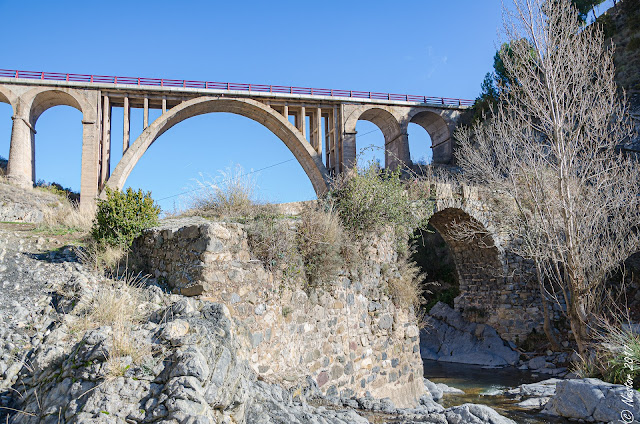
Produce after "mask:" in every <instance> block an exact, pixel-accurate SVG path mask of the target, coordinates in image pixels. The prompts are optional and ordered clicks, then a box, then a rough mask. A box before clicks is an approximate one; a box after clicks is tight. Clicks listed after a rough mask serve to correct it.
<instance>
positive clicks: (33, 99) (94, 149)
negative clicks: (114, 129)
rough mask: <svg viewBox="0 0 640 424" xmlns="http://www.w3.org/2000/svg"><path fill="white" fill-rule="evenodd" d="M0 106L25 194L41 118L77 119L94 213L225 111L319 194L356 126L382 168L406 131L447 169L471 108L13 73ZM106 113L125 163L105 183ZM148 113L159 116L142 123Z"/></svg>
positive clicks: (84, 186) (352, 152) (402, 144)
mask: <svg viewBox="0 0 640 424" xmlns="http://www.w3.org/2000/svg"><path fill="white" fill-rule="evenodd" d="M0 102H4V103H8V104H10V105H11V107H12V108H13V116H12V119H13V125H12V132H11V146H10V152H9V164H8V172H7V173H8V177H9V178H10V179H11V180H13V181H15V182H17V183H19V184H22V185H25V186H31V185H32V184H33V183H34V181H35V169H36V164H35V148H36V124H37V122H38V118H39V117H40V115H41V114H42V113H43V112H44V111H46V110H47V109H49V108H51V107H54V106H58V105H66V106H71V107H73V108H76V109H78V110H79V111H80V112H81V113H82V126H83V132H82V165H81V167H82V172H81V183H80V195H81V198H80V205H81V207H82V208H88V207H92V205H93V204H94V202H95V199H96V197H98V196H99V195H100V193H101V191H102V190H104V188H105V187H111V188H115V189H121V188H122V187H123V186H124V184H125V182H126V179H127V177H128V176H129V174H130V173H131V171H132V170H133V168H134V167H135V165H136V163H137V162H138V161H139V160H140V158H141V157H142V155H144V153H145V152H146V151H147V149H148V148H149V147H150V146H151V145H152V144H153V142H154V141H155V140H156V139H157V138H158V137H159V136H160V135H162V134H163V133H164V132H165V131H167V130H169V129H170V128H171V127H173V126H174V125H176V124H178V123H179V122H181V121H184V120H186V119H188V118H190V117H193V116H196V115H201V114H205V113H212V112H228V113H234V114H238V115H242V116H245V117H247V118H250V119H253V120H254V121H257V122H259V123H261V124H263V125H264V126H265V127H267V128H268V129H269V130H270V131H272V132H273V133H274V134H275V135H276V136H278V138H280V140H282V142H283V143H284V144H285V145H286V146H287V147H288V148H289V150H291V152H292V153H293V155H294V156H295V157H296V159H297V160H298V162H299V163H300V165H301V166H302V168H303V169H304V171H305V172H306V174H307V175H308V177H309V179H310V180H311V183H312V185H313V187H314V189H315V191H316V193H317V194H321V193H323V192H324V191H325V190H326V189H327V184H328V181H329V178H330V176H331V175H335V174H338V173H341V172H344V171H345V170H347V169H349V168H350V167H352V166H353V164H354V161H355V159H356V151H357V150H356V141H357V137H356V134H357V133H356V123H357V121H358V120H367V121H370V122H373V123H374V124H376V125H377V126H378V127H379V128H380V130H381V131H382V133H383V135H384V139H385V166H386V167H392V168H393V167H396V166H398V165H399V164H401V163H403V164H410V163H411V159H410V152H409V142H408V134H407V127H408V125H409V123H416V124H418V125H420V126H422V127H423V128H424V129H425V130H426V131H427V132H428V133H429V135H430V136H431V140H432V146H431V148H432V149H433V161H434V163H447V162H449V161H450V159H451V156H452V138H451V133H452V131H453V128H454V127H455V125H456V123H457V120H458V118H459V116H460V113H461V112H462V111H463V110H464V109H465V108H467V107H469V106H470V105H471V102H470V101H467V100H460V99H447V98H434V97H425V96H410V95H397V94H389V93H374V92H361V91H346V90H328V89H314V88H300V87H282V86H270V85H255V84H233V83H219V82H207V81H177V80H164V79H150V78H129V77H106V76H95V75H78V74H57V73H46V72H29V71H13V70H0ZM113 107H122V108H123V110H124V120H123V122H124V128H123V140H122V151H123V156H122V159H121V160H120V162H118V164H117V165H116V166H115V168H114V171H113V174H111V173H110V169H111V163H110V161H111V159H110V158H111V156H112V155H111V149H112V142H113V140H112V139H111V115H112V110H113V109H112V108H113ZM131 108H140V109H142V110H143V127H144V130H143V132H142V134H141V135H140V136H139V137H138V138H137V139H136V140H131V139H130V127H131V125H130V116H131V112H130V111H131ZM149 109H159V110H161V111H162V114H161V115H160V117H158V118H157V119H155V120H154V121H153V122H149ZM291 117H293V119H290V118H291ZM291 121H293V123H292V122H291ZM307 122H308V123H307Z"/></svg>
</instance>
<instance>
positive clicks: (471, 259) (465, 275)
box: [429, 208, 504, 323]
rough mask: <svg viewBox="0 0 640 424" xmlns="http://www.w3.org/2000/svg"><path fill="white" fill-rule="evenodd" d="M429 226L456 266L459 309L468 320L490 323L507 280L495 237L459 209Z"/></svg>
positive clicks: (439, 214)
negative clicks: (438, 236) (445, 245)
mask: <svg viewBox="0 0 640 424" xmlns="http://www.w3.org/2000/svg"><path fill="white" fill-rule="evenodd" d="M429 224H430V225H431V226H433V228H434V229H435V230H437V232H438V233H439V234H440V236H441V237H442V240H443V241H444V242H445V243H446V244H447V247H448V249H449V251H450V253H451V256H452V259H453V264H454V265H455V273H456V277H457V281H458V287H459V292H460V293H459V295H458V296H457V297H456V298H455V300H454V303H455V308H456V309H458V310H460V311H461V312H462V315H463V316H464V317H465V318H466V319H467V320H468V321H471V322H478V323H486V322H487V321H488V320H489V318H491V316H490V314H491V306H492V305H496V302H499V296H497V295H496V293H499V292H500V290H501V288H500V287H501V286H502V283H503V281H504V271H503V266H502V260H501V258H502V256H501V253H500V251H499V250H498V248H497V247H496V245H495V243H494V240H493V238H492V236H491V235H490V234H489V232H488V231H487V230H486V228H485V227H484V226H483V225H482V224H481V223H480V222H479V221H478V220H477V219H475V218H473V217H472V216H471V215H469V214H468V213H467V212H465V211H463V210H462V209H458V208H445V209H442V210H440V211H438V212H436V213H435V214H434V215H433V216H432V217H431V219H430V220H429ZM461 228H464V229H465V230H464V231H462V230H461ZM470 230H473V231H470Z"/></svg>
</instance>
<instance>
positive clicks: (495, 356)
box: [420, 302, 519, 366]
mask: <svg viewBox="0 0 640 424" xmlns="http://www.w3.org/2000/svg"><path fill="white" fill-rule="evenodd" d="M429 314H430V315H429V316H427V318H426V323H427V325H426V328H425V329H423V330H422V334H421V337H420V354H421V356H422V358H423V359H432V360H436V361H443V362H457V363H463V364H475V365H484V366H506V365H515V364H516V363H517V362H518V357H519V354H518V352H516V351H515V350H513V349H512V348H511V346H510V345H509V344H508V343H507V342H506V341H504V340H503V339H502V338H500V336H499V335H498V333H497V332H496V330H495V329H494V328H493V327H491V326H490V325H486V324H476V323H469V322H466V321H465V320H464V319H463V318H462V316H461V315H460V313H459V312H458V311H455V310H454V309H452V308H451V307H449V306H448V305H446V304H444V303H442V302H438V303H437V304H436V305H435V306H434V307H433V308H431V311H430V312H429Z"/></svg>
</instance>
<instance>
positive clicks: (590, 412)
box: [543, 378, 640, 424]
mask: <svg viewBox="0 0 640 424" xmlns="http://www.w3.org/2000/svg"><path fill="white" fill-rule="evenodd" d="M543 412H544V413H547V414H550V415H555V416H560V417H564V418H569V419H574V420H585V421H589V422H598V423H601V422H602V423H611V422H616V423H617V422H623V423H626V424H631V423H633V424H638V423H640V392H638V391H637V390H633V389H629V388H627V387H625V386H622V385H619V384H610V383H605V382H603V381H601V380H598V379H595V378H585V379H575V380H563V381H559V382H557V384H556V391H555V395H554V396H553V397H551V399H550V400H549V402H548V403H547V404H546V406H545V408H544V410H543Z"/></svg>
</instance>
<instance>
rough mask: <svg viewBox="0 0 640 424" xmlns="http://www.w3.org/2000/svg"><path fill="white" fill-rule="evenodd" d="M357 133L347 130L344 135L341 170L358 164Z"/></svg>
mask: <svg viewBox="0 0 640 424" xmlns="http://www.w3.org/2000/svg"><path fill="white" fill-rule="evenodd" d="M356 134H357V132H345V133H343V135H342V160H341V164H340V171H341V172H344V171H346V170H349V169H352V168H354V167H355V166H356Z"/></svg>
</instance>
